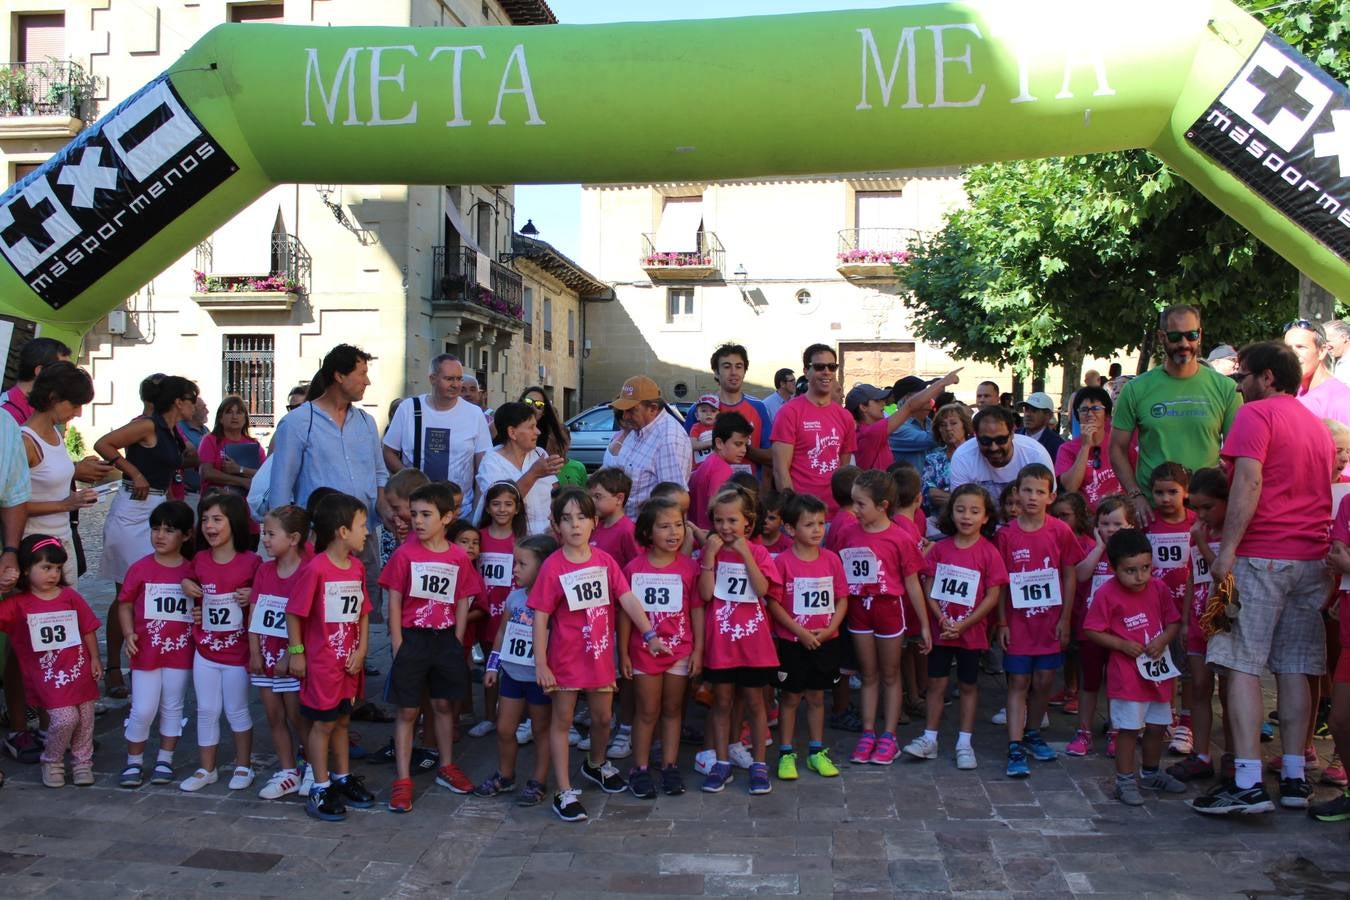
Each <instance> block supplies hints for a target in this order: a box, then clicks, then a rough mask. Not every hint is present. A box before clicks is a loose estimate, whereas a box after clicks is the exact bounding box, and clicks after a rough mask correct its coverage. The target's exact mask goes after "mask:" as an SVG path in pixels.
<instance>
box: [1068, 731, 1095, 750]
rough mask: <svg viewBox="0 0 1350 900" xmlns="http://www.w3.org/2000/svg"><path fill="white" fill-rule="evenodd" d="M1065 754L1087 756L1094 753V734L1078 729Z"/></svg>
mask: <svg viewBox="0 0 1350 900" xmlns="http://www.w3.org/2000/svg"><path fill="white" fill-rule="evenodd" d="M1064 752H1065V753H1066V754H1067V755H1069V756H1087V755H1088V754H1089V753H1091V752H1092V733H1091V732H1090V731H1088V730H1087V729H1084V728H1080V729H1078V731H1077V732H1075V733H1074V736H1073V740H1071V741H1069V745H1068V746H1067V747H1065V748H1064Z"/></svg>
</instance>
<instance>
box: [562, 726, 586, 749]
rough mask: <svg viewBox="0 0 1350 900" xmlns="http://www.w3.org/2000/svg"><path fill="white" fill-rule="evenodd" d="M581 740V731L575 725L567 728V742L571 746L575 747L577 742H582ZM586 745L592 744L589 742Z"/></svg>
mask: <svg viewBox="0 0 1350 900" xmlns="http://www.w3.org/2000/svg"><path fill="white" fill-rule="evenodd" d="M581 740H582V738H581V732H580V731H577V729H576V726H575V725H573V726H572V727H571V728H569V729H567V743H568V745H569V746H572V747H575V746H576V745H577V744H580V743H581ZM586 746H587V747H589V746H590V744H589V743H588V744H587V745H586Z"/></svg>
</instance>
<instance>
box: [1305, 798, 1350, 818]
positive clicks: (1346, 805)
mask: <svg viewBox="0 0 1350 900" xmlns="http://www.w3.org/2000/svg"><path fill="white" fill-rule="evenodd" d="M1308 815H1310V816H1312V817H1313V818H1314V819H1316V820H1317V821H1319V822H1344V821H1346V820H1347V819H1350V791H1343V792H1341V793H1339V794H1337V795H1336V796H1335V797H1332V798H1331V799H1330V800H1327V801H1326V802H1325V803H1318V804H1316V805H1314V806H1310V807H1308Z"/></svg>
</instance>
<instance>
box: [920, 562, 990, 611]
mask: <svg viewBox="0 0 1350 900" xmlns="http://www.w3.org/2000/svg"><path fill="white" fill-rule="evenodd" d="M932 594H933V599H934V600H936V601H938V602H939V603H955V604H957V605H958V606H974V605H975V603H976V601H978V600H979V597H980V573H979V571H978V570H977V569H967V568H966V567H965V566H954V565H951V564H950V563H938V565H937V569H936V571H935V572H934V573H933V590H932Z"/></svg>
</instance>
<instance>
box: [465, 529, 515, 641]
mask: <svg viewBox="0 0 1350 900" xmlns="http://www.w3.org/2000/svg"><path fill="white" fill-rule="evenodd" d="M515 550H516V538H515V535H509V536H507V537H504V538H495V537H493V536H492V535H491V534H489V533H488V529H487V528H486V527H484V528H483V530H482V531H480V532H479V551H478V559H477V565H478V575H479V577H481V578H482V579H483V591H482V592H481V593H479V594H475V595H474V598H473V608H474V609H481V610H482V611H483V612H484V613H486V614H487V619H486V620H485V621H482V622H479V623H478V636H477V640H478V641H479V643H486V644H491V643H492V642H493V641H495V640H497V632H498V631H500V630H501V626H502V613H503V611H505V609H506V597H507V595H508V594H510V593H511V590H512V589H513V588H514V587H515V578H514V576H513V575H512V567H513V566H514V565H515Z"/></svg>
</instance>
